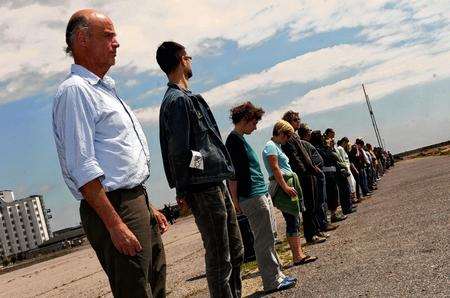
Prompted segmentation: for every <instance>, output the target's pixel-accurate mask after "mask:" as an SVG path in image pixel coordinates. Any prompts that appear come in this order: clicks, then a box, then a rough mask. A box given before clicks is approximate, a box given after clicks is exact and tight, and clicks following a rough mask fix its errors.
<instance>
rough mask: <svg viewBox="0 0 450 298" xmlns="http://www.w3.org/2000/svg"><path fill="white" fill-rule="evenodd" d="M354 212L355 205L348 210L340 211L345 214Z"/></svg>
mask: <svg viewBox="0 0 450 298" xmlns="http://www.w3.org/2000/svg"><path fill="white" fill-rule="evenodd" d="M355 212H356V208H355V207H353V208H352V209H350V210H345V211H342V213H344V214H345V215H347V214H350V213H355Z"/></svg>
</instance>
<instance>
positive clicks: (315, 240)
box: [306, 235, 327, 244]
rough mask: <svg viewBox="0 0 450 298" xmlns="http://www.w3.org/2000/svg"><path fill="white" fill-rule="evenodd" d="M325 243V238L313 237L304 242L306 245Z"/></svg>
mask: <svg viewBox="0 0 450 298" xmlns="http://www.w3.org/2000/svg"><path fill="white" fill-rule="evenodd" d="M325 241H327V238H325V237H320V236H317V235H314V236H313V237H312V238H311V239H309V240H306V242H307V243H308V244H318V243H322V242H325Z"/></svg>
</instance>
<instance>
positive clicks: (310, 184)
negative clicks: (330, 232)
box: [281, 111, 327, 244]
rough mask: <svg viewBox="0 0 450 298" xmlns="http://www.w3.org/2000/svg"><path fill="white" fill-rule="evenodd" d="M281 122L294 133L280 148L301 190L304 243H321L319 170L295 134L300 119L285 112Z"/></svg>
mask: <svg viewBox="0 0 450 298" xmlns="http://www.w3.org/2000/svg"><path fill="white" fill-rule="evenodd" d="M283 120H285V121H287V122H289V123H290V124H291V125H292V127H293V128H294V131H295V133H294V134H293V135H292V136H291V138H290V139H289V140H288V142H287V143H286V144H284V145H282V146H281V148H282V149H283V151H284V153H285V154H286V155H287V156H288V157H289V164H290V165H291V167H292V170H293V171H294V172H295V173H296V174H297V176H298V177H299V180H300V185H301V187H302V190H303V198H304V202H305V207H306V210H305V212H303V214H302V215H303V233H304V236H305V239H306V242H308V243H310V244H316V243H321V242H324V241H325V240H326V236H327V234H325V233H322V232H321V231H320V230H319V226H320V225H319V220H318V218H317V214H316V210H317V205H318V204H319V202H318V198H317V179H316V176H315V175H316V174H317V173H318V172H319V169H318V168H317V167H316V166H315V165H314V164H313V162H312V160H311V155H310V154H309V153H308V151H307V149H306V148H305V145H304V142H305V141H303V140H302V139H301V138H300V136H299V135H298V134H297V133H296V132H297V130H298V128H299V127H300V117H299V114H298V113H297V112H294V111H287V112H286V113H285V114H284V115H283Z"/></svg>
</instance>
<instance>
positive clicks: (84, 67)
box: [53, 9, 168, 297]
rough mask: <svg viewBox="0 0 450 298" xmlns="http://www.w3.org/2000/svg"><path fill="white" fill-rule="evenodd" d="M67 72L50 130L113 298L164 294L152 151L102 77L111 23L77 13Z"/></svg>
mask: <svg viewBox="0 0 450 298" xmlns="http://www.w3.org/2000/svg"><path fill="white" fill-rule="evenodd" d="M66 43H67V49H66V52H67V53H68V54H69V55H71V56H73V58H74V62H75V64H73V65H72V68H71V73H70V75H69V76H68V77H67V78H66V79H65V80H64V82H63V83H62V84H61V85H60V86H59V88H58V91H57V93H56V96H55V100H54V106H53V131H54V138H55V143H56V148H57V152H58V157H59V161H60V165H61V169H62V173H63V177H64V180H65V182H66V184H67V186H68V187H69V189H70V191H71V192H72V194H73V195H74V197H75V198H76V199H78V200H80V201H81V202H80V216H81V222H82V224H83V228H84V230H85V232H86V235H87V237H88V239H89V241H90V243H91V245H92V247H93V249H94V250H95V252H96V254H97V257H98V259H99V261H100V264H101V265H102V267H103V269H104V270H105V272H106V274H107V275H108V278H109V282H110V285H111V290H112V293H113V295H114V296H115V297H165V278H166V262H165V255H164V247H163V244H162V241H161V235H160V234H161V233H164V232H165V231H166V230H167V228H168V225H167V221H166V219H165V217H164V215H162V214H161V213H160V212H158V211H157V210H156V209H155V208H153V207H152V206H151V205H150V204H149V202H148V195H147V192H146V189H145V187H144V182H145V181H146V180H147V179H148V177H149V174H150V171H149V163H150V156H149V151H148V146H147V140H146V138H145V135H144V132H143V131H142V127H141V125H140V124H139V122H138V120H137V118H136V116H135V115H134V113H133V111H132V110H131V109H130V107H129V106H128V105H127V104H126V103H125V102H124V101H123V100H122V99H121V98H120V97H119V96H118V94H117V91H116V88H115V83H114V80H113V79H111V78H110V77H108V76H106V73H107V72H108V70H109V68H110V67H111V66H112V65H114V64H115V57H116V51H117V48H118V47H119V43H118V41H117V39H116V33H115V30H114V26H113V23H112V21H111V20H110V19H109V18H108V17H107V16H105V15H103V14H100V13H98V12H96V11H95V10H92V9H85V10H81V11H78V12H76V13H75V14H74V15H73V16H72V17H71V18H70V20H69V23H68V25H67V30H66Z"/></svg>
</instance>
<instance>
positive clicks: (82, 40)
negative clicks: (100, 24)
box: [75, 29, 88, 47]
mask: <svg viewBox="0 0 450 298" xmlns="http://www.w3.org/2000/svg"><path fill="white" fill-rule="evenodd" d="M75 39H76V41H77V43H78V44H79V45H80V46H81V47H86V46H87V42H88V32H87V29H80V30H77V32H76V33H75Z"/></svg>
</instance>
